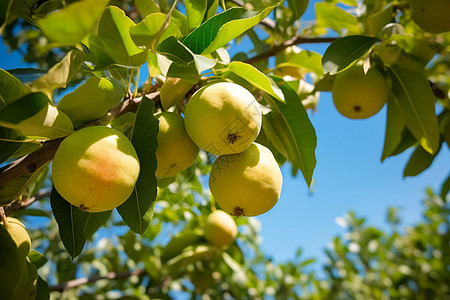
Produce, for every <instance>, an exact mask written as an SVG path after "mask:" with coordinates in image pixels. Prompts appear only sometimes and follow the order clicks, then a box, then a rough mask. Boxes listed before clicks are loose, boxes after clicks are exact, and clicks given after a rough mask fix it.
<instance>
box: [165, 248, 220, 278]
mask: <svg viewBox="0 0 450 300" xmlns="http://www.w3.org/2000/svg"><path fill="white" fill-rule="evenodd" d="M218 252H219V249H218V248H216V247H213V246H211V245H209V244H200V245H193V246H189V247H187V248H186V249H184V251H183V252H182V253H181V254H179V255H177V256H175V257H174V258H172V259H171V260H169V261H168V262H167V263H166V266H167V268H168V271H169V274H177V273H179V272H181V271H182V270H183V269H184V267H186V266H187V265H189V264H192V263H195V262H197V261H204V260H208V259H211V258H212V257H213V256H214V255H215V254H217V253H218Z"/></svg>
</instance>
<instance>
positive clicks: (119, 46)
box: [97, 6, 147, 67]
mask: <svg viewBox="0 0 450 300" xmlns="http://www.w3.org/2000/svg"><path fill="white" fill-rule="evenodd" d="M134 26H135V24H134V22H133V20H131V19H130V18H128V17H127V16H126V15H125V12H124V11H123V10H121V9H120V8H118V7H116V6H109V7H107V8H106V10H105V12H104V13H103V15H102V17H101V19H100V22H99V25H98V33H97V37H98V39H99V40H100V42H101V44H102V45H103V47H104V49H105V50H106V52H107V53H108V54H109V56H110V57H111V58H112V59H113V60H114V61H115V63H117V64H118V65H122V66H129V67H138V66H141V65H142V64H144V63H145V59H146V57H147V51H145V50H142V49H141V48H139V47H137V46H136V44H135V43H134V42H133V39H132V38H131V34H130V29H131V28H132V27H134Z"/></svg>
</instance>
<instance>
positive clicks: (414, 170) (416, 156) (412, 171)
mask: <svg viewBox="0 0 450 300" xmlns="http://www.w3.org/2000/svg"><path fill="white" fill-rule="evenodd" d="M440 145H442V143H441V144H440ZM439 148H440V147H439ZM438 152H439V151H438ZM435 157H436V155H433V154H430V153H428V152H427V151H425V150H424V149H423V148H422V147H421V146H418V147H416V150H415V151H414V152H413V154H412V155H411V157H410V158H409V161H408V164H407V165H406V167H405V169H404V170H403V177H407V176H417V175H419V174H420V173H422V172H423V171H425V170H426V169H428V168H429V167H430V166H431V164H432V163H433V160H434V158H435Z"/></svg>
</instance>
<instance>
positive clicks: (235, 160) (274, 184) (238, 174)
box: [209, 143, 283, 217]
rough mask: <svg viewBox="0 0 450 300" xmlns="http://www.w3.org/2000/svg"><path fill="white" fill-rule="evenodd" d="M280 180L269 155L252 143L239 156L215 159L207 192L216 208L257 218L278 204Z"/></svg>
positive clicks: (275, 163) (274, 163)
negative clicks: (214, 202) (209, 191)
mask: <svg viewBox="0 0 450 300" xmlns="http://www.w3.org/2000/svg"><path fill="white" fill-rule="evenodd" d="M282 182H283V178H282V175H281V171H280V168H279V166H278V164H277V162H276V160H275V158H274V157H273V154H272V152H270V150H269V149H267V148H266V147H264V146H262V145H260V144H257V143H252V144H251V145H250V147H248V148H247V150H245V151H244V152H242V153H239V154H232V155H223V156H219V157H218V158H217V159H216V161H215V162H214V164H213V166H212V169H211V173H210V177H209V188H210V190H211V193H212V195H213V196H214V199H215V200H216V202H217V203H218V204H219V205H220V207H221V208H222V209H223V210H225V211H226V212H229V213H230V214H231V215H233V216H237V217H239V216H246V217H251V216H257V215H261V214H263V213H265V212H267V211H268V210H270V209H271V208H272V207H273V206H274V205H275V204H276V203H277V201H278V198H279V197H280V193H281V186H282Z"/></svg>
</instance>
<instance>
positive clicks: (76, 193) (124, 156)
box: [52, 126, 140, 212]
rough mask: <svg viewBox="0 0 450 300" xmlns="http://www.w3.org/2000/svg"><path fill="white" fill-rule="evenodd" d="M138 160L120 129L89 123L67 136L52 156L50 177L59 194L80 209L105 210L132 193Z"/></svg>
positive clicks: (114, 206)
mask: <svg viewBox="0 0 450 300" xmlns="http://www.w3.org/2000/svg"><path fill="white" fill-rule="evenodd" d="M139 168H140V167H139V160H138V157H137V154H136V151H135V149H134V147H133V145H132V144H131V142H130V140H129V139H128V138H127V137H126V136H125V135H123V134H122V133H121V132H119V131H117V130H115V129H112V128H109V127H105V126H91V127H86V128H83V129H81V130H79V131H77V132H75V133H73V134H72V135H70V136H68V137H67V138H66V139H64V141H63V142H62V143H61V145H60V146H59V148H58V150H57V151H56V154H55V158H54V159H53V166H52V177H53V184H54V185H55V188H56V190H57V191H58V193H59V194H60V195H61V196H62V197H63V198H64V199H66V200H67V201H68V202H69V203H70V204H72V205H74V206H76V207H79V208H80V209H81V210H83V211H89V212H101V211H108V210H111V209H113V208H116V207H117V206H119V205H121V204H122V203H123V202H125V200H127V199H128V197H129V196H130V195H131V193H132V192H133V189H134V186H135V184H136V181H137V179H138V176H139Z"/></svg>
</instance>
